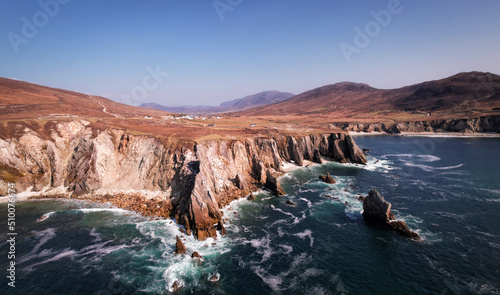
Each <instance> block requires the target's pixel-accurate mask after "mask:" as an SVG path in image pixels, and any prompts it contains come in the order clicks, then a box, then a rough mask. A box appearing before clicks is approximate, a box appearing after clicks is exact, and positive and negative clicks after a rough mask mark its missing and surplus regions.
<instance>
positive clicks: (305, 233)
mask: <svg viewBox="0 0 500 295" xmlns="http://www.w3.org/2000/svg"><path fill="white" fill-rule="evenodd" d="M294 236H296V237H299V238H300V239H301V240H304V239H305V238H309V240H310V241H311V242H310V244H309V245H310V246H311V247H312V246H313V244H314V238H313V236H312V231H311V230H310V229H306V230H305V231H303V232H301V233H297V234H294Z"/></svg>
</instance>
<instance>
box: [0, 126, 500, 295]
mask: <svg viewBox="0 0 500 295" xmlns="http://www.w3.org/2000/svg"><path fill="white" fill-rule="evenodd" d="M356 142H357V143H358V145H359V146H360V147H366V148H369V149H370V152H369V164H368V165H366V166H360V165H346V164H337V163H326V164H323V165H313V166H310V167H304V168H299V169H297V170H295V171H293V172H292V173H290V174H287V175H286V176H284V177H283V178H281V182H282V185H283V187H284V189H285V191H286V192H287V193H288V195H287V196H286V197H273V196H271V195H270V194H268V193H267V192H264V191H262V192H259V193H257V194H256V196H257V200H256V201H254V202H250V201H247V200H239V201H236V202H233V203H232V204H231V206H230V207H229V208H226V209H225V214H224V215H225V218H226V219H227V220H228V222H227V229H228V235H227V236H225V237H218V238H217V239H210V240H208V241H204V242H199V241H195V240H193V239H192V237H184V239H185V244H186V246H187V248H188V250H189V251H190V252H191V251H198V252H199V253H200V254H201V255H202V256H203V257H204V259H203V261H197V260H192V259H191V258H190V257H188V256H175V255H174V254H173V251H174V243H175V236H176V235H177V234H179V231H178V227H177V226H176V225H175V223H173V222H171V221H151V220H149V219H145V218H143V217H140V216H137V215H136V214H133V213H131V212H127V211H124V210H119V209H112V208H108V207H106V206H103V205H96V204H86V203H81V202H80V203H77V202H59V201H43V202H29V203H18V206H17V211H16V213H17V220H16V221H17V227H16V230H17V233H18V242H17V244H16V252H17V253H16V254H17V255H16V262H17V266H18V267H17V269H16V272H17V273H16V276H17V280H16V288H15V289H14V288H11V287H8V286H7V280H6V279H5V276H6V273H7V272H6V271H4V274H5V275H3V276H2V280H1V281H0V282H1V283H2V285H1V286H0V293H1V294H165V293H166V292H167V290H168V289H169V288H170V287H171V285H172V284H173V282H174V281H180V282H182V283H183V284H184V288H183V289H182V291H181V292H180V294H191V293H196V294H500V279H499V278H500V258H499V257H500V226H499V225H500V215H499V212H500V182H499V179H500V171H499V169H498V167H499V164H500V140H499V139H464V138H445V139H443V138H432V139H431V138H420V137H390V136H377V137H357V138H356ZM326 172H330V174H332V175H333V176H334V178H335V179H336V180H337V184H333V185H329V184H325V183H322V182H321V181H319V180H318V179H317V177H318V175H319V174H324V173H326ZM372 188H375V189H377V190H379V192H380V193H381V194H382V195H383V196H384V197H385V198H386V199H387V200H388V201H389V202H391V203H392V205H393V211H394V212H395V213H396V215H397V217H398V219H402V220H404V221H406V222H407V224H408V225H409V227H410V228H411V229H413V230H415V231H417V232H418V233H419V234H420V235H421V236H422V238H423V241H422V242H414V241H411V240H408V239H406V238H404V237H401V236H398V235H396V234H394V233H392V232H387V231H385V230H382V229H379V228H376V227H372V226H369V225H367V224H365V222H364V221H363V218H362V216H361V211H362V204H361V202H359V201H358V200H357V199H356V197H357V196H358V195H367V193H368V191H369V190H370V189H372ZM327 194H328V195H331V196H333V197H335V199H333V198H327V197H325V195H327ZM286 200H291V201H293V202H294V203H295V204H296V206H294V207H292V206H289V205H287V204H286V203H285V201H286ZM44 214H45V216H46V217H47V218H46V219H45V220H43V221H39V222H37V219H38V218H39V217H40V216H42V215H44ZM1 216H4V217H5V219H6V216H7V208H6V205H5V204H0V217H1ZM4 217H2V218H4ZM3 226H4V227H5V224H4V225H3ZM1 232H2V235H1V238H0V249H1V251H0V265H1V266H2V269H6V267H7V264H8V262H9V260H8V259H7V252H8V249H7V247H8V245H7V243H6V242H5V241H6V240H7V236H6V235H5V230H2V231H1ZM4 266H5V267H4ZM212 275H217V276H219V277H220V279H219V281H218V282H210V281H209V280H208V278H209V277H211V276H212Z"/></svg>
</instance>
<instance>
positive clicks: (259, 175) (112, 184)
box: [0, 120, 366, 240]
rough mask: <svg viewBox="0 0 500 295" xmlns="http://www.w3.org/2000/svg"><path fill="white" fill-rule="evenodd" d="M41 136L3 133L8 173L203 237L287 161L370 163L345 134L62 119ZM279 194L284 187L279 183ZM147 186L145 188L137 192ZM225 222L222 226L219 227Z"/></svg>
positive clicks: (26, 187)
mask: <svg viewBox="0 0 500 295" xmlns="http://www.w3.org/2000/svg"><path fill="white" fill-rule="evenodd" d="M50 126H51V128H52V129H50V130H45V133H44V134H39V133H37V132H35V131H33V130H32V129H30V128H29V127H24V129H23V130H20V132H18V133H16V135H15V136H12V137H10V138H0V151H1V153H2V159H1V161H0V165H1V166H2V169H3V168H6V169H3V171H5V172H4V174H5V175H4V177H3V178H2V180H1V181H0V192H1V193H4V192H6V191H7V183H8V182H15V184H16V189H17V190H18V191H19V192H23V191H31V192H37V193H38V197H40V198H45V197H56V198H78V199H87V200H95V201H100V202H111V203H113V204H114V205H115V206H117V207H121V208H127V209H131V210H135V211H137V212H140V213H142V214H144V215H149V216H160V217H170V218H175V219H176V221H177V223H178V224H181V225H184V227H185V228H186V233H187V234H193V235H195V237H196V238H197V239H199V240H205V239H206V238H207V237H213V236H216V231H217V227H216V226H215V225H217V224H219V223H220V221H221V220H222V213H221V210H220V208H222V206H224V205H226V204H228V203H229V202H231V201H233V200H235V199H237V198H241V197H245V196H247V195H248V194H249V193H251V192H252V191H255V190H257V189H259V188H261V187H262V186H263V185H265V184H266V183H267V184H268V185H269V186H270V187H274V184H273V182H274V180H273V179H270V181H268V178H269V176H270V175H271V176H272V177H273V178H275V177H277V176H279V175H281V174H283V173H284V169H283V165H282V163H283V162H289V163H291V162H293V163H295V164H297V165H303V163H304V162H305V161H313V162H321V161H322V160H321V158H322V157H324V158H329V159H332V160H334V161H338V162H343V163H360V164H364V163H366V159H365V157H364V154H363V152H362V151H361V150H360V149H359V147H358V146H357V145H356V143H355V142H354V140H353V139H352V137H351V136H350V135H348V134H345V133H330V134H311V135H305V136H302V135H300V136H299V135H293V136H292V135H287V134H280V133H278V134H275V135H273V136H268V137H250V138H245V139H234V140H232V139H231V140H229V139H219V140H206V141H201V142H196V141H188V140H185V141H181V140H175V139H174V138H160V137H152V136H146V135H140V134H139V135H138V134H130V133H127V132H126V131H125V130H121V129H105V130H96V129H93V128H91V127H89V123H88V122H86V121H85V120H75V121H67V122H57V123H54V124H51V125H50ZM278 188H279V187H278V186H277V185H276V192H277V193H278V194H282V193H284V192H282V191H280V190H279V189H278ZM138 192H145V193H138ZM219 228H220V226H219Z"/></svg>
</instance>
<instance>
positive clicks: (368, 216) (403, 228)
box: [363, 189, 420, 241]
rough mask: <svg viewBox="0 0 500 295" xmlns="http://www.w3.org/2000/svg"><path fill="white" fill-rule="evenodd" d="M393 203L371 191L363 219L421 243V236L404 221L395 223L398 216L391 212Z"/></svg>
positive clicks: (365, 203)
mask: <svg viewBox="0 0 500 295" xmlns="http://www.w3.org/2000/svg"><path fill="white" fill-rule="evenodd" d="M391 206H392V205H391V203H389V202H387V201H386V200H385V199H384V197H382V195H380V193H379V192H378V191H376V190H374V189H372V190H370V193H369V194H368V197H366V198H365V199H364V201H363V217H364V218H365V220H367V221H368V222H372V223H374V224H376V225H379V226H382V227H384V228H387V229H389V230H393V231H395V232H397V233H398V234H400V235H402V236H405V237H408V238H411V239H413V240H416V241H420V236H419V235H418V234H417V233H416V232H414V231H412V230H410V228H409V227H408V226H407V225H406V223H405V222H404V221H400V220H397V221H394V219H395V218H396V216H395V215H394V214H393V213H392V212H391Z"/></svg>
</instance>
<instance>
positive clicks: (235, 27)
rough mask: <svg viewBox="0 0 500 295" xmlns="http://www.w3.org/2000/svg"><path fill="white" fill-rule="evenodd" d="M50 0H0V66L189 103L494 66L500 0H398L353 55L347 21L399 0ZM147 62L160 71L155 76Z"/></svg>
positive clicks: (49, 81) (366, 20)
mask: <svg viewBox="0 0 500 295" xmlns="http://www.w3.org/2000/svg"><path fill="white" fill-rule="evenodd" d="M55 1H57V0H41V2H43V3H52V4H51V5H49V12H50V14H52V15H49V14H48V13H47V12H44V10H43V9H42V7H41V6H40V5H39V4H38V1H21V0H19V1H13V0H0V37H1V38H0V53H1V54H0V76H2V77H7V78H15V79H19V80H24V81H29V82H33V83H38V84H42V85H47V86H51V87H58V88H64V89H69V90H75V91H80V92H84V93H89V94H95V95H101V96H105V97H107V98H110V99H114V100H117V101H122V102H127V103H130V104H138V103H141V102H145V101H152V102H157V103H161V104H165V105H175V104H177V105H179V104H191V105H193V104H219V103H220V102H222V101H226V100H232V99H235V98H239V97H243V96H245V95H249V94H253V93H257V92H260V91H264V90H280V91H288V92H292V93H296V94H298V93H301V92H303V91H307V90H310V89H312V88H315V87H319V86H323V85H327V84H332V83H336V82H341V81H353V82H364V83H368V84H370V85H372V86H374V87H379V88H395V87H400V86H405V85H409V84H414V83H418V82H422V81H425V80H431V79H438V78H444V77H447V76H450V75H453V74H456V73H458V72H462V71H473V70H478V71H489V72H493V73H496V74H500V54H499V53H498V52H499V50H500V49H499V48H500V17H499V15H500V1H498V0H484V1H473V0H470V1H464V0H442V1H430V0H429V1H423V0H421V1H418V0H413V1H411V0H400V1H399V2H400V5H399V6H395V7H396V8H397V9H396V8H393V11H397V12H398V13H397V14H395V13H396V12H394V13H392V12H389V13H390V15H391V20H390V21H389V22H388V23H386V24H385V25H386V26H382V25H380V24H379V25H378V28H377V26H376V25H373V24H374V23H371V25H372V26H371V27H370V26H368V27H369V28H371V29H372V31H371V32H370V34H371V35H372V36H373V37H369V38H370V40H369V43H368V44H366V43H367V42H366V40H362V41H364V44H361V45H362V47H363V48H360V47H358V51H357V52H356V53H353V54H351V55H350V59H351V61H350V63H349V62H347V59H346V58H345V54H344V53H343V52H342V50H341V46H340V45H341V44H342V43H343V42H344V43H345V44H350V45H352V46H355V43H354V39H355V36H356V34H357V33H356V31H355V28H356V27H358V28H360V29H361V30H362V31H363V32H365V29H366V25H367V24H370V22H372V21H375V18H374V16H373V15H372V14H371V11H377V12H378V11H380V10H387V11H389V10H388V5H396V4H397V3H396V2H397V1H396V2H394V1H395V0H383V1H382V0H380V1H379V0H371V1H367V0H315V1H305V0H286V1H285V0H218V1H219V3H223V4H221V5H220V6H219V9H221V11H222V12H221V11H219V13H218V12H217V10H216V8H215V7H214V2H215V1H213V0H161V1H128V0H120V1H118V0H114V1H112V0H108V1H104V0H102V1H97V0H69V1H68V0H64V1H63V0H58V1H59V2H61V3H62V2H67V3H66V4H60V3H59V2H55ZM393 2H394V3H393ZM54 3H58V4H57V9H56V7H55V6H54V5H53V4H54ZM231 3H232V5H231ZM390 3H393V4H390ZM223 5H229V7H230V8H231V10H227V11H225V12H224V11H223V10H224V9H225V8H227V6H226V7H225V8H224V6H223ZM52 12H54V13H52ZM221 16H222V17H223V19H222V18H221ZM23 17H25V18H26V19H25V20H28V21H29V22H30V23H31V24H33V26H35V29H36V30H37V31H36V33H33V32H32V31H29V30H28V29H27V26H29V25H24V22H23ZM34 18H35V20H33V19H34ZM23 26H25V27H26V28H24V31H23ZM365 33H366V32H365ZM13 36H14V37H13ZM15 36H17V37H15ZM19 38H24V39H19ZM12 40H15V42H13V41H12ZM19 40H22V41H19ZM358 41H359V40H358ZM13 44H14V46H13ZM358 45H359V43H358ZM15 49H17V50H18V52H17V53H16V52H15ZM148 67H149V68H150V69H152V70H156V68H157V67H159V70H160V72H164V73H168V76H166V77H165V76H160V77H159V79H158V81H160V82H161V83H157V81H156V80H154V79H150V78H148V77H147V76H148V75H149V74H148V70H147V68H148ZM157 78H158V77H157ZM144 80H146V84H144V82H143V81H144ZM145 86H146V87H145ZM141 87H142V90H141ZM146 88H148V89H146ZM138 89H139V90H138ZM133 91H136V92H135V96H131V93H134V92H133ZM131 98H132V99H131Z"/></svg>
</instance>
